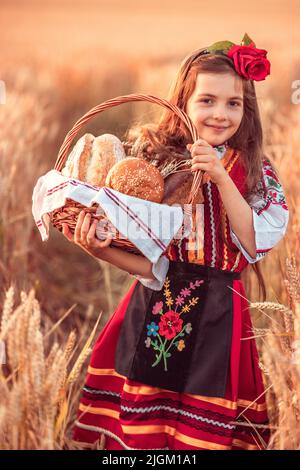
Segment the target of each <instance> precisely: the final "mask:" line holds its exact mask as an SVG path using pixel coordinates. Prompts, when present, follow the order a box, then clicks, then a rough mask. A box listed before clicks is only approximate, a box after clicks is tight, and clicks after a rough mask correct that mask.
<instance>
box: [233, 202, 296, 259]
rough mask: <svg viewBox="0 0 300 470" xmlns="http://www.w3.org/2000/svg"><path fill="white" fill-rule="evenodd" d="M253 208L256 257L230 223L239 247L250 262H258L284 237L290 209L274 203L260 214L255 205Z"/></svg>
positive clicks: (235, 242)
mask: <svg viewBox="0 0 300 470" xmlns="http://www.w3.org/2000/svg"><path fill="white" fill-rule="evenodd" d="M251 209H252V214H253V226H254V232H255V245H256V257H255V258H252V257H251V256H250V255H249V253H248V252H247V251H246V250H245V248H244V247H243V246H242V244H241V242H240V241H239V239H238V238H237V236H236V234H235V233H234V231H233V230H232V227H231V224H230V223H229V226H230V235H231V239H232V241H233V243H234V244H235V245H236V246H237V247H238V248H239V250H240V251H241V252H242V254H243V255H244V256H245V258H246V260H247V261H248V262H249V263H256V262H257V261H259V260H261V259H262V258H263V257H264V256H265V255H266V254H267V252H268V251H270V250H271V249H272V248H273V247H274V246H275V245H276V244H277V243H278V242H279V241H280V240H281V239H282V238H283V236H284V234H285V232H286V229H287V226H288V221H289V211H287V210H284V209H282V208H281V207H280V206H275V205H274V204H273V205H271V206H270V208H269V210H265V211H263V212H261V214H260V215H258V214H257V213H256V211H255V210H254V208H253V207H252V208H251Z"/></svg>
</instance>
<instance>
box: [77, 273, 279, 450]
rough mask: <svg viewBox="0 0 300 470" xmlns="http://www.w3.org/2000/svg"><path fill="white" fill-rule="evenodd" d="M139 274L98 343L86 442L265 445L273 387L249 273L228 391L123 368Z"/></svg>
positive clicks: (87, 390)
mask: <svg viewBox="0 0 300 470" xmlns="http://www.w3.org/2000/svg"><path fill="white" fill-rule="evenodd" d="M137 282H138V281H134V282H133V284H132V286H131V287H130V289H129V290H128V292H127V293H126V294H125V296H124V297H123V299H122V300H121V302H120V304H119V305H118V307H117V309H116V310H115V312H114V314H113V315H112V317H111V319H110V320H109V321H108V323H107V324H106V326H105V327H104V329H103V330H102V332H101V334H100V335H99V337H98V339H97V342H96V344H95V346H94V349H93V353H92V357H91V360H90V365H89V367H88V371H87V376H86V380H85V384H84V387H83V390H82V396H81V399H80V404H79V409H78V416H77V421H76V422H75V425H74V429H73V439H74V440H75V441H76V442H78V443H79V442H80V443H82V444H83V445H85V444H97V442H98V441H100V440H101V443H102V442H104V443H105V444H104V448H105V450H124V449H128V450H136V449H138V450H141V449H146V450H154V449H170V450H180V449H183V450H205V449H207V450H259V449H265V448H266V446H267V443H268V441H269V437H270V435H269V429H268V415H267V408H266V401H265V392H264V385H263V381H262V375H261V370H260V369H259V366H258V361H259V358H258V352H257V348H256V343H255V339H253V338H251V336H253V332H252V323H251V319H250V312H249V307H248V302H247V300H246V299H245V291H244V287H243V284H242V281H241V280H234V281H233V289H234V291H235V292H233V331H232V342H231V354H230V365H229V370H228V378H227V386H226V393H225V396H224V397H223V398H219V397H208V396H202V395H191V394H186V393H177V392H173V391H169V390H165V389H162V388H155V387H152V386H149V385H145V384H142V383H139V382H135V381H133V380H130V379H128V378H127V377H125V376H122V375H120V374H118V373H117V372H116V370H115V369H114V361H115V351H116V345H117V340H118V336H119V332H120V327H121V325H122V321H123V319H124V315H125V312H126V308H127V305H128V303H129V300H130V298H131V295H132V292H133V290H134V287H135V285H136V283H137ZM239 294H240V295H239Z"/></svg>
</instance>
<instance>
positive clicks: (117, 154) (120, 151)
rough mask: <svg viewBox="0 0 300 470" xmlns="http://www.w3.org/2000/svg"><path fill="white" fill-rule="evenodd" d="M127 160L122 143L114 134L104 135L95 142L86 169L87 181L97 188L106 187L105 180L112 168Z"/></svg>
mask: <svg viewBox="0 0 300 470" xmlns="http://www.w3.org/2000/svg"><path fill="white" fill-rule="evenodd" d="M123 158H126V154H125V150H124V148H123V145H122V142H121V141H120V139H118V137H116V136H115V135H113V134H103V135H100V136H99V137H96V138H95V139H94V142H93V147H92V155H91V158H90V159H89V160H88V162H87V165H86V169H85V174H84V176H85V179H84V181H87V182H88V183H90V184H93V185H95V186H100V187H102V186H105V179H106V176H107V173H108V172H109V170H110V169H111V167H112V166H113V165H114V164H115V163H117V162H119V161H121V160H122V159H123Z"/></svg>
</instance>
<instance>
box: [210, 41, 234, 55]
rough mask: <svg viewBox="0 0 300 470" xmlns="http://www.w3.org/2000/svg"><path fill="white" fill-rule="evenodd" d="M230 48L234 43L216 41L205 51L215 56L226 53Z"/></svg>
mask: <svg viewBox="0 0 300 470" xmlns="http://www.w3.org/2000/svg"><path fill="white" fill-rule="evenodd" d="M232 46H234V43H233V42H231V41H218V42H214V43H213V44H212V45H211V46H209V47H207V50H208V51H209V52H213V53H215V54H220V53H224V52H228V51H229V50H230V48H231V47H232Z"/></svg>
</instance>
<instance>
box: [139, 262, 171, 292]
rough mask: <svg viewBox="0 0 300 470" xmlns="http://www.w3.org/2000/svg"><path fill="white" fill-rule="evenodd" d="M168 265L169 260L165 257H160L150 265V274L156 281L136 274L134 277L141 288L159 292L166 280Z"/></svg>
mask: <svg viewBox="0 0 300 470" xmlns="http://www.w3.org/2000/svg"><path fill="white" fill-rule="evenodd" d="M169 264H170V262H169V259H168V258H167V257H166V256H165V255H162V256H160V258H159V260H158V261H157V262H156V263H152V272H153V274H154V276H155V278H156V279H146V278H144V277H141V276H139V275H137V274H136V275H135V276H134V277H135V278H136V279H138V280H139V281H140V283H141V284H143V286H145V287H149V289H152V290H161V289H162V287H163V285H164V282H165V279H166V275H167V272H168V269H169Z"/></svg>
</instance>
